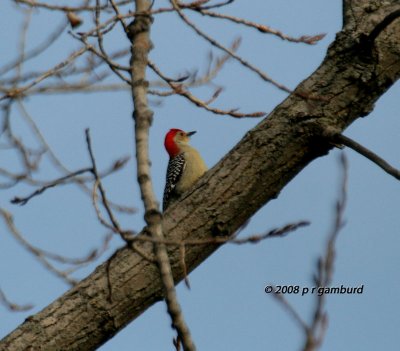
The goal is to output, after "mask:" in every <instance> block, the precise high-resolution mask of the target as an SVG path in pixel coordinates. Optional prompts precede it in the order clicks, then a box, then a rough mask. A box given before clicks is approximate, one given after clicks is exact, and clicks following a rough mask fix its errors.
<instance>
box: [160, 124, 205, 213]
mask: <svg viewBox="0 0 400 351" xmlns="http://www.w3.org/2000/svg"><path fill="white" fill-rule="evenodd" d="M195 133H196V132H195V131H194V132H184V131H183V130H180V129H171V130H170V131H169V132H168V133H167V134H166V135H165V141H164V146H165V149H166V150H167V152H168V154H169V162H168V168H167V177H166V184H165V189H164V197H163V211H165V210H166V209H167V207H168V206H169V205H170V204H171V203H172V202H173V201H174V200H176V199H177V198H178V197H179V196H180V195H181V194H183V193H184V192H185V191H186V190H188V189H189V188H190V187H191V186H192V185H193V184H194V183H195V182H196V181H197V180H198V179H199V178H200V177H201V176H202V175H203V174H204V173H205V172H206V171H207V166H206V164H205V163H204V161H203V159H202V157H201V156H200V154H199V152H198V151H197V150H196V149H195V148H193V147H191V146H190V145H189V141H190V137H191V136H192V135H193V134H195Z"/></svg>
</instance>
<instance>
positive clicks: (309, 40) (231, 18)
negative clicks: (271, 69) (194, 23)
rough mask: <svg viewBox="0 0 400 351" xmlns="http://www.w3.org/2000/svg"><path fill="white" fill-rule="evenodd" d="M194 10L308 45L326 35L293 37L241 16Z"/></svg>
mask: <svg viewBox="0 0 400 351" xmlns="http://www.w3.org/2000/svg"><path fill="white" fill-rule="evenodd" d="M194 10H195V11H196V12H199V13H200V14H202V15H203V16H209V17H214V18H220V19H225V20H228V21H231V22H234V23H237V24H243V25H245V26H246V27H250V28H254V29H257V30H258V31H259V32H261V33H268V34H273V35H275V36H277V37H279V38H281V39H282V40H287V41H290V42H293V43H303V44H308V45H314V44H316V43H317V42H318V41H320V40H322V39H323V38H324V37H325V36H326V34H324V33H322V34H317V35H312V36H310V35H302V36H301V37H298V38H295V37H291V36H289V35H286V34H284V33H282V32H281V31H279V30H277V29H273V28H271V27H269V26H266V25H264V24H258V23H255V22H252V21H249V20H246V19H243V18H239V17H236V16H231V15H226V14H222V13H218V12H213V11H208V10H203V9H199V8H195V9H194Z"/></svg>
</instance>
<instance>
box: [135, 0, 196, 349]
mask: <svg viewBox="0 0 400 351" xmlns="http://www.w3.org/2000/svg"><path fill="white" fill-rule="evenodd" d="M135 4H136V12H137V13H140V14H141V15H140V16H136V17H135V20H134V21H133V22H132V23H131V24H130V25H129V32H128V37H129V39H130V40H131V44H132V45H131V49H132V58H131V67H132V71H131V79H132V99H133V104H134V113H133V117H134V120H135V142H136V160H137V178H138V182H139V187H140V192H141V196H142V200H143V204H144V208H145V221H146V224H147V228H148V231H149V232H150V234H151V236H152V237H153V238H155V239H163V238H164V234H163V231H162V226H161V218H162V215H161V213H160V210H159V206H158V202H157V200H156V197H155V194H154V191H153V186H152V181H151V176H150V158H149V128H150V125H151V121H152V117H153V112H152V111H151V110H150V108H149V106H148V101H147V87H148V83H147V81H146V67H147V62H148V53H149V51H150V49H151V43H150V35H149V32H150V27H151V22H152V18H151V17H150V16H149V15H144V13H145V11H148V10H149V9H150V7H151V4H150V3H149V1H147V0H135ZM154 250H155V255H156V258H157V262H158V266H159V270H160V278H161V281H162V283H163V286H164V291H165V301H166V304H167V310H168V313H169V315H170V317H171V320H172V325H173V327H174V328H175V329H176V331H177V333H178V337H179V338H180V339H181V341H182V345H183V349H184V350H185V351H194V350H196V347H195V345H194V343H193V340H192V337H191V335H190V331H189V328H188V326H187V324H186V322H185V320H184V318H183V314H182V310H181V307H180V305H179V302H178V299H177V295H176V290H175V283H174V279H173V276H172V270H171V264H170V261H169V257H168V253H167V249H166V246H165V245H164V244H155V245H154Z"/></svg>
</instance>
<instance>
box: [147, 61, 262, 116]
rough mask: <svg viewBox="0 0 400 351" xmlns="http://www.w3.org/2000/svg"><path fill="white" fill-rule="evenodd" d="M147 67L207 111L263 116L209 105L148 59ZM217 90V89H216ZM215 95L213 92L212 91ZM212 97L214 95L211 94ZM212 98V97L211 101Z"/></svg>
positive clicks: (176, 91)
mask: <svg viewBox="0 0 400 351" xmlns="http://www.w3.org/2000/svg"><path fill="white" fill-rule="evenodd" d="M148 65H149V67H150V68H151V69H152V70H153V71H154V72H155V73H156V74H157V75H158V76H159V77H160V78H161V79H163V80H164V81H165V82H167V84H168V85H169V86H170V87H171V88H172V89H173V91H174V93H175V94H177V95H180V96H182V97H184V98H186V99H187V100H189V101H190V102H192V103H193V104H195V105H196V106H198V107H201V108H204V109H205V110H207V111H210V112H212V113H215V114H217V115H229V116H231V117H235V118H244V117H262V116H265V114H266V113H265V112H253V113H239V112H236V110H237V109H232V110H220V109H218V108H214V107H210V106H209V105H208V104H207V102H206V101H203V100H200V99H199V98H197V97H195V96H194V95H193V94H191V93H190V92H189V91H188V90H186V89H185V87H184V85H182V84H179V83H175V82H174V80H173V79H171V78H168V77H167V76H165V75H164V74H163V73H162V72H161V71H160V69H159V68H158V67H157V66H156V65H155V64H154V63H153V62H151V61H150V60H149V61H148ZM217 91H218V89H217ZM214 95H215V93H214ZM213 97H214V96H213ZM213 100H214V99H213V98H212V99H211V101H213Z"/></svg>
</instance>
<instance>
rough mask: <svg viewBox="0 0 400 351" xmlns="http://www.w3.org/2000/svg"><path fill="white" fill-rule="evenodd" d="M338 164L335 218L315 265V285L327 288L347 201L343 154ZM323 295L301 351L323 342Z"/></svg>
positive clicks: (312, 349) (317, 298) (346, 175)
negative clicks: (339, 174)
mask: <svg viewBox="0 0 400 351" xmlns="http://www.w3.org/2000/svg"><path fill="white" fill-rule="evenodd" d="M340 164H341V169H342V172H343V175H342V182H341V185H340V193H339V198H338V200H337V202H336V206H335V218H334V222H333V226H332V229H331V233H330V234H329V236H328V242H327V244H326V249H325V253H324V256H322V257H320V259H319V260H318V265H317V274H316V277H315V280H316V281H315V283H316V285H318V286H320V287H328V286H329V285H330V284H331V282H332V276H333V269H334V263H335V243H336V239H337V237H338V235H339V233H340V231H341V229H342V228H343V226H344V218H343V216H344V211H345V207H346V201H347V177H348V164H347V159H346V157H345V154H344V153H342V154H341V155H340ZM325 301H326V297H325V294H321V295H320V296H317V297H316V305H315V309H314V313H313V316H314V317H313V320H312V323H311V325H310V327H309V329H308V333H307V338H306V342H305V345H304V347H303V351H314V350H316V349H318V348H319V347H320V346H321V344H322V341H323V338H324V335H325V331H326V328H327V322H328V317H327V314H326V312H325V310H324V309H325Z"/></svg>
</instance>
